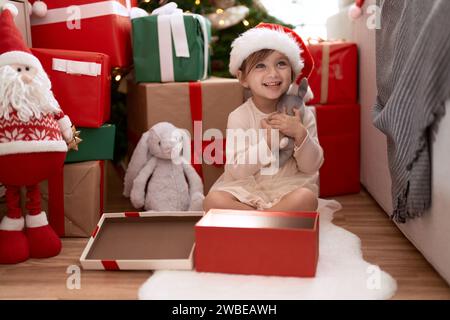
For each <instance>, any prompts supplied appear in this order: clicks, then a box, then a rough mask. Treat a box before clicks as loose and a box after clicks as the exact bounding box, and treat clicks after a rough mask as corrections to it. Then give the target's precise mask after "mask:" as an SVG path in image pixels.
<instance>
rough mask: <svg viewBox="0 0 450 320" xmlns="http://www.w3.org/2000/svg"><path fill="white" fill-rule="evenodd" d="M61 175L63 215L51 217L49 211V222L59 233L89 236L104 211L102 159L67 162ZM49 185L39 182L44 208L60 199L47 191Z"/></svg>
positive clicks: (61, 234) (70, 235) (67, 235)
mask: <svg viewBox="0 0 450 320" xmlns="http://www.w3.org/2000/svg"><path fill="white" fill-rule="evenodd" d="M63 177H64V181H63V190H64V195H63V197H64V198H63V207H64V210H63V212H64V216H58V217H54V216H53V217H52V212H51V211H50V210H49V211H48V212H49V213H50V215H49V219H50V224H51V225H52V226H53V227H54V228H55V231H56V232H58V234H59V235H60V236H66V237H90V236H91V234H92V231H94V229H95V227H96V225H97V222H98V221H99V219H100V217H101V215H102V213H103V199H104V161H86V162H79V163H72V164H66V165H64V176H63ZM50 183H51V181H50V180H49V184H50ZM49 184H47V183H46V182H43V183H41V184H40V189H41V193H42V208H43V210H46V211H47V208H49V207H50V205H51V203H50V202H51V201H59V199H55V198H54V197H53V198H52V193H49V188H50V185H49ZM49 196H50V198H49ZM55 219H56V220H55Z"/></svg>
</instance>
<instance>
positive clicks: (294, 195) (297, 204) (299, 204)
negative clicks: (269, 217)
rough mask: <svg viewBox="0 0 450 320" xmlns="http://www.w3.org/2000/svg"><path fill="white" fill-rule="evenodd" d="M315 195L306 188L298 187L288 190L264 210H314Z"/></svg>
mask: <svg viewBox="0 0 450 320" xmlns="http://www.w3.org/2000/svg"><path fill="white" fill-rule="evenodd" d="M317 206H318V199H317V196H316V195H315V194H314V192H312V191H311V190H309V189H308V188H298V189H296V190H294V191H291V192H289V193H288V194H286V195H285V196H283V197H282V198H281V200H280V201H279V202H278V203H277V204H276V205H274V206H273V207H272V208H269V209H266V211H316V210H317Z"/></svg>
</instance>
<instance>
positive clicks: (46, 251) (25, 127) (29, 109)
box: [0, 5, 73, 264]
mask: <svg viewBox="0 0 450 320" xmlns="http://www.w3.org/2000/svg"><path fill="white" fill-rule="evenodd" d="M15 13H16V10H15V7H11V5H5V7H4V8H3V10H2V12H1V13H0V39H1V40H0V182H1V183H2V184H3V185H5V187H6V205H7V212H6V215H5V216H4V217H3V219H2V220H1V222H0V264H10V263H18V262H22V261H25V260H27V259H28V258H30V257H31V258H47V257H52V256H55V255H58V254H59V252H60V250H61V241H60V239H59V237H58V236H57V235H56V233H55V232H54V230H53V229H52V227H51V226H50V225H49V224H48V220H47V216H46V213H45V212H44V211H42V209H41V195H40V191H39V187H38V183H39V182H41V181H43V180H46V179H48V178H49V177H50V176H51V174H52V172H54V168H56V167H61V166H63V164H64V159H65V157H66V152H67V150H68V147H67V144H68V143H71V142H73V131H72V130H73V129H72V124H71V122H70V120H69V118H68V117H67V116H65V115H64V113H63V112H62V110H61V108H60V107H59V105H58V103H57V101H56V100H55V98H54V96H53V93H52V91H51V83H50V80H49V78H48V76H47V74H46V73H45V71H44V69H43V68H42V65H41V63H40V62H39V60H38V59H37V58H36V57H35V56H33V55H32V54H31V51H30V50H29V48H28V47H27V46H26V45H25V42H24V40H23V38H22V36H21V34H20V32H19V30H18V29H17V28H16V26H15V24H14V19H13V17H14V14H15ZM21 187H25V188H26V195H27V196H26V197H27V199H26V212H24V215H23V214H22V211H21V204H20V188H21Z"/></svg>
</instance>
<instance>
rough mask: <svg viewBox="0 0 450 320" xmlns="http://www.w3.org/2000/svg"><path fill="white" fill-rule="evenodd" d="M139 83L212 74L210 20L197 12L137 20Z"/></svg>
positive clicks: (135, 39) (135, 55) (135, 48)
mask: <svg viewBox="0 0 450 320" xmlns="http://www.w3.org/2000/svg"><path fill="white" fill-rule="evenodd" d="M132 25H133V37H132V38H133V58H134V67H135V72H136V81H137V82H172V81H177V82H183V81H191V80H201V79H206V78H207V76H208V73H209V69H210V67H209V65H210V60H209V39H210V34H211V26H210V22H209V20H207V19H205V18H204V17H203V16H200V15H197V14H183V15H180V14H173V15H152V16H148V17H141V18H136V19H133V21H132Z"/></svg>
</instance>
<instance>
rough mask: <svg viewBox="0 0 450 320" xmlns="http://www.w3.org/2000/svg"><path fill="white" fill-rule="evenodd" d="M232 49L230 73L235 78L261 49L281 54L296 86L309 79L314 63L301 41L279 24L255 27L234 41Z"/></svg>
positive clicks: (265, 24)
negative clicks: (287, 61)
mask: <svg viewBox="0 0 450 320" xmlns="http://www.w3.org/2000/svg"><path fill="white" fill-rule="evenodd" d="M231 48H232V49H231V53H230V65H229V70H230V73H231V74H232V75H234V76H236V75H237V72H238V70H239V68H240V67H241V65H242V62H244V60H245V59H247V58H248V57H249V56H250V55H251V54H252V53H254V52H257V51H259V50H262V49H272V50H276V51H279V52H281V53H283V54H284V55H285V56H286V57H287V58H288V60H289V62H290V63H291V67H292V69H293V70H294V73H295V78H296V83H297V84H298V83H300V80H301V79H302V78H308V77H309V76H310V74H311V72H312V70H313V68H314V60H313V58H312V56H311V53H310V52H309V50H308V48H307V47H306V45H305V43H304V42H303V40H302V38H301V37H300V36H299V35H298V34H297V33H295V32H294V31H293V30H291V29H289V28H286V27H283V26H280V25H278V24H272V23H260V24H258V25H257V26H256V27H254V28H252V29H250V30H248V31H246V32H244V33H243V34H241V35H240V36H239V37H238V38H236V39H235V40H234V41H233V43H232V44H231Z"/></svg>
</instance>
